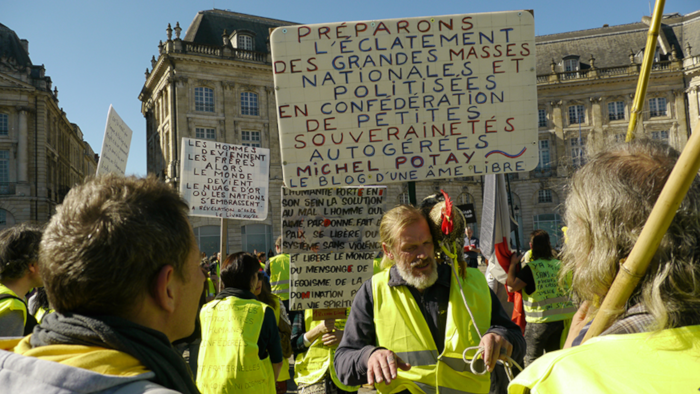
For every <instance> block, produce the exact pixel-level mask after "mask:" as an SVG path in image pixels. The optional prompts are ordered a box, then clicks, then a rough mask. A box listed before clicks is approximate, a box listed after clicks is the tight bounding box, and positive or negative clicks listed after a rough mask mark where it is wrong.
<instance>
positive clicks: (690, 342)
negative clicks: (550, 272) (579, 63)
mask: <svg viewBox="0 0 700 394" xmlns="http://www.w3.org/2000/svg"><path fill="white" fill-rule="evenodd" d="M678 157H679V153H678V152H677V151H676V150H675V149H673V148H671V147H669V146H668V145H666V144H662V143H659V142H655V141H651V140H635V141H632V142H630V143H626V144H621V145H616V146H613V147H610V148H608V149H606V150H605V151H603V152H601V153H599V154H597V155H595V156H594V157H593V158H592V159H591V160H590V161H589V162H588V164H586V165H585V166H584V167H582V168H581V169H580V170H579V171H578V172H577V173H576V174H575V175H574V176H573V178H572V179H571V184H570V188H569V193H568V196H567V199H566V223H567V226H568V232H567V238H568V240H567V243H566V246H565V247H564V252H563V259H562V269H561V271H560V274H559V276H560V281H563V282H568V281H569V280H570V281H571V289H572V295H573V296H574V298H575V299H577V300H578V302H579V304H580V308H579V311H578V312H577V314H576V316H575V317H574V323H573V325H572V328H571V332H570V334H569V338H568V340H567V345H571V343H572V342H573V344H574V345H575V346H574V347H572V348H570V349H564V350H561V351H558V352H551V353H548V354H546V355H544V356H543V357H541V358H539V359H538V360H537V361H535V362H534V363H533V364H532V365H531V366H530V367H528V368H527V369H526V370H525V371H524V372H523V373H522V374H520V375H519V376H518V377H517V378H516V380H515V381H513V383H512V384H511V385H510V386H509V392H510V393H523V392H528V391H529V392H532V393H538V392H540V393H541V392H562V391H567V390H570V389H571V388H572V387H575V388H576V391H578V392H689V391H691V390H692V391H697V389H698V380H697V378H696V377H695V376H693V374H689V373H688V371H692V370H698V369H699V368H700V357H698V356H700V285H699V284H700V179H698V177H697V176H696V178H695V179H694V180H693V182H692V185H691V186H690V190H689V191H688V194H687V196H686V197H685V198H684V199H683V202H682V203H681V206H680V207H679V209H678V210H677V212H676V215H675V217H674V219H673V221H672V223H671V226H670V227H669V229H668V232H667V233H666V234H659V236H660V237H662V239H661V244H660V246H659V249H658V250H657V252H656V253H655V254H654V256H653V257H652V260H651V263H650V265H649V268H648V269H647V272H646V274H645V275H644V276H643V277H642V278H641V279H640V281H639V284H638V285H637V287H636V288H635V289H634V291H633V293H632V296H631V297H630V299H629V301H628V302H627V305H626V306H625V308H624V310H621V311H620V315H619V317H618V319H617V320H616V321H615V322H614V323H613V324H612V326H611V327H609V328H608V329H607V330H605V331H604V332H603V333H602V334H601V335H600V336H598V337H596V338H592V339H590V340H588V341H587V342H585V343H584V344H580V342H581V338H583V335H584V334H585V332H586V330H587V328H588V326H589V325H590V321H591V320H592V318H593V317H594V316H595V314H596V313H597V312H598V310H599V308H600V305H601V304H602V301H603V299H604V298H605V296H606V294H607V292H608V291H609V289H610V287H611V285H612V283H613V280H614V279H615V276H616V275H617V272H618V271H619V270H620V266H621V264H622V263H623V262H624V260H625V259H626V258H627V256H628V255H629V254H630V252H631V251H632V248H633V247H634V245H635V243H636V242H637V238H638V237H639V235H640V233H641V231H642V228H643V227H644V225H645V223H646V220H647V218H648V217H649V214H650V213H651V210H652V208H653V207H654V204H655V203H656V200H657V198H658V197H659V194H660V193H661V190H662V189H663V187H664V184H665V183H666V181H667V180H668V177H669V175H670V173H671V170H672V169H673V166H674V165H675V163H676V161H677V160H678ZM574 338H576V339H575V340H574ZM579 344H580V345H579Z"/></svg>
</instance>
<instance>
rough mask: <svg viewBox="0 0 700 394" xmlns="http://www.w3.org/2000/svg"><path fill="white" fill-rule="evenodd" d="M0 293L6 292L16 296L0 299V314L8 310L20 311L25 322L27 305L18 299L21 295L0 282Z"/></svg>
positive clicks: (25, 322)
mask: <svg viewBox="0 0 700 394" xmlns="http://www.w3.org/2000/svg"><path fill="white" fill-rule="evenodd" d="M0 294H8V295H11V296H13V297H17V298H5V299H3V300H2V301H0V316H2V315H4V314H5V313H8V312H10V311H22V316H23V317H24V324H25V325H26V324H27V305H26V304H25V303H24V302H22V301H20V300H21V299H22V297H20V296H18V295H17V294H15V292H14V291H12V290H10V288H9V287H7V286H5V285H3V284H2V283H0Z"/></svg>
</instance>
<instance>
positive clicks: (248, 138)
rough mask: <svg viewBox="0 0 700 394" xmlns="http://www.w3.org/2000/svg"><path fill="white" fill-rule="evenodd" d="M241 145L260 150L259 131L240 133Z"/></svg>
mask: <svg viewBox="0 0 700 394" xmlns="http://www.w3.org/2000/svg"><path fill="white" fill-rule="evenodd" d="M241 145H243V146H255V147H257V148H260V147H261V146H262V145H260V132H259V131H245V130H243V131H241Z"/></svg>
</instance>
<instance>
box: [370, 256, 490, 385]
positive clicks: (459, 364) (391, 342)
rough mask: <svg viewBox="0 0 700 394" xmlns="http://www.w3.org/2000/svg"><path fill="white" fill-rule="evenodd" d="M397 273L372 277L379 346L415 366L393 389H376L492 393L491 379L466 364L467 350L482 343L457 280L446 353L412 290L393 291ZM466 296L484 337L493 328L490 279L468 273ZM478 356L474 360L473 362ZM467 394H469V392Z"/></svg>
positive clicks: (453, 285)
mask: <svg viewBox="0 0 700 394" xmlns="http://www.w3.org/2000/svg"><path fill="white" fill-rule="evenodd" d="M390 275H391V270H390V269H388V270H385V271H382V272H381V273H379V274H377V275H374V276H373V277H372V295H373V297H374V327H375V329H376V335H377V346H381V347H385V348H387V349H390V350H392V351H394V352H395V353H396V354H397V355H398V356H399V357H401V359H402V360H404V361H406V362H409V363H410V364H411V369H410V370H408V371H401V370H399V371H398V376H397V378H396V379H394V380H392V382H391V384H389V385H387V384H386V383H378V384H375V387H376V388H377V391H379V392H380V393H387V394H388V393H395V392H398V391H402V390H409V391H411V392H412V393H414V394H420V393H426V394H430V393H437V392H444V393H455V394H457V393H487V392H488V391H489V386H490V378H489V374H485V375H474V374H472V373H471V371H470V370H469V368H468V367H467V366H466V364H465V363H464V361H462V352H463V351H464V349H466V348H468V347H472V346H477V345H478V344H479V342H480V338H479V336H478V334H477V332H476V330H475V329H474V326H473V325H472V322H471V318H470V316H469V312H467V310H466V308H465V307H464V303H463V301H462V296H461V295H460V292H459V285H458V284H457V279H456V278H455V277H454V276H452V278H451V281H450V298H449V305H448V310H447V327H446V328H445V344H444V350H443V352H442V354H441V355H439V356H438V351H437V346H436V345H435V341H434V340H433V337H432V335H431V333H430V329H429V328H428V323H427V322H426V321H425V318H424V317H423V314H422V313H421V312H420V308H419V307H418V304H417V303H416V300H415V299H414V298H413V295H411V292H410V290H409V289H408V287H407V286H391V287H390V286H389V285H388V282H389V278H390ZM462 286H463V287H464V295H465V297H466V298H467V302H468V303H469V307H470V308H471V310H472V313H473V314H474V318H475V319H476V324H477V325H478V326H479V330H480V331H481V332H486V330H487V329H488V327H489V326H490V323H491V296H490V292H489V288H488V285H487V284H486V278H485V277H484V275H483V274H482V273H481V272H479V270H477V269H474V268H468V269H467V280H465V281H463V284H462ZM473 354H474V352H471V354H468V355H467V356H468V357H469V358H470V357H471V356H473ZM463 390H465V391H463Z"/></svg>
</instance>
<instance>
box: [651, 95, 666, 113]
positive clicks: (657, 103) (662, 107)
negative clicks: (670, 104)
mask: <svg viewBox="0 0 700 394" xmlns="http://www.w3.org/2000/svg"><path fill="white" fill-rule="evenodd" d="M649 116H650V117H652V118H653V117H655V116H666V98H665V97H656V98H651V99H649Z"/></svg>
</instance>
